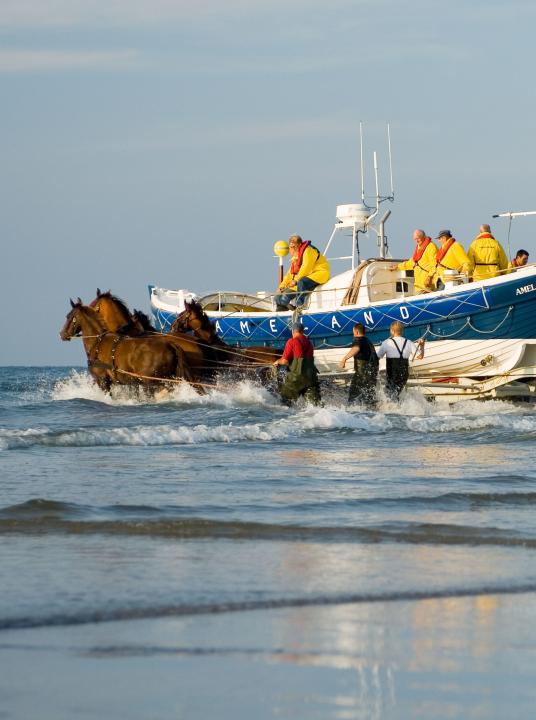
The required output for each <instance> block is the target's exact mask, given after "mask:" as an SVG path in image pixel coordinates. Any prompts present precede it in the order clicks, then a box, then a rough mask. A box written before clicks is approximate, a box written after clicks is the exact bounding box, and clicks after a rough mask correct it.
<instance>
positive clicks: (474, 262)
mask: <svg viewBox="0 0 536 720" xmlns="http://www.w3.org/2000/svg"><path fill="white" fill-rule="evenodd" d="M467 257H468V258H469V262H470V263H471V266H470V268H469V271H470V274H471V275H472V276H473V280H474V281H475V282H476V281H477V280H486V279H487V278H493V277H497V275H504V273H505V272H506V270H507V269H508V258H507V257H506V253H505V252H504V250H503V248H502V245H501V243H500V242H498V241H497V240H496V239H495V238H494V237H493V235H492V234H491V228H490V226H489V225H481V226H480V232H479V234H478V235H477V236H476V238H475V239H474V240H473V242H472V243H471V246H470V248H469V250H468V251H467Z"/></svg>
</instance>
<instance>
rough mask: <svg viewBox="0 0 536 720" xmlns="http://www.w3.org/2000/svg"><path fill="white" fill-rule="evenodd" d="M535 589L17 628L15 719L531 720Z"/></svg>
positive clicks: (8, 704) (8, 699) (4, 645)
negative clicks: (370, 719)
mask: <svg viewBox="0 0 536 720" xmlns="http://www.w3.org/2000/svg"><path fill="white" fill-rule="evenodd" d="M533 598H534V596H533V594H532V593H530V594H519V595H476V596H474V597H451V598H440V599H428V600H425V599H423V600H419V601H398V602H388V603H385V602H374V603H370V602H364V603H352V604H350V603H349V604H341V605H335V606H318V607H306V608H303V607H301V608H280V609H277V610H259V611H250V612H232V613H225V612H223V613H218V614H210V615H198V616H190V617H180V618H167V619H157V620H141V621H126V622H112V623H102V624H88V625H82V626H74V627H63V628H61V629H59V628H49V627H48V628H41V629H31V630H22V631H6V632H4V633H3V634H2V637H1V639H0V664H1V666H2V668H3V670H2V675H1V678H0V696H1V697H2V698H3V701H2V706H3V708H2V717H6V718H8V717H9V718H12V717H17V718H23V717H26V718H32V717H39V718H42V719H43V720H48V719H50V720H52V719H55V720H68V719H70V718H73V717H84V718H88V719H93V718H95V719H97V718H104V717H113V718H125V719H126V718H130V719H132V720H138V719H139V720H142V719H144V720H145V719H148V718H158V719H161V720H167V719H168V718H169V719H170V720H171V718H189V719H192V720H193V719H196V720H197V719H199V720H201V719H207V718H223V719H224V718H234V717H255V718H260V719H264V718H267V719H268V718H281V717H283V718H319V719H320V718H334V719H335V718H340V719H344V718H397V719H400V720H402V719H405V718H420V717H422V718H438V719H439V718H441V719H442V718H490V719H491V718H496V719H497V720H499V719H502V718H512V719H513V718H529V717H531V716H532V713H533V710H534V705H535V703H536V688H535V685H534V667H536V630H535V628H536V622H535V621H536V607H535V604H534V600H533Z"/></svg>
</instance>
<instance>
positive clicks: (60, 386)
mask: <svg viewBox="0 0 536 720" xmlns="http://www.w3.org/2000/svg"><path fill="white" fill-rule="evenodd" d="M204 390H205V394H203V395H200V394H199V392H197V390H196V389H195V388H194V387H193V386H192V385H189V384H188V383H180V384H177V385H175V386H174V387H172V388H167V387H163V388H162V389H161V390H158V391H157V392H156V393H154V394H153V393H147V392H144V391H143V389H141V390H140V389H136V388H134V387H129V386H125V385H123V386H121V385H119V386H117V385H116V386H114V387H113V388H112V392H111V394H107V393H105V392H103V391H102V390H101V389H100V388H99V387H98V385H97V384H96V383H95V382H94V380H93V379H92V378H91V376H90V375H89V373H87V372H79V371H76V370H73V371H72V372H71V374H70V376H69V377H68V378H65V379H63V380H58V382H57V383H56V384H55V386H54V389H53V391H52V399H53V400H76V399H83V400H92V401H94V402H101V403H105V404H107V405H118V406H120V405H127V406H128V405H147V404H166V403H174V404H181V405H220V406H223V407H233V406H236V405H256V406H258V405H263V406H270V405H276V406H278V407H279V402H278V400H277V398H275V397H274V395H272V394H271V393H270V392H268V390H266V389H265V388H263V387H261V386H260V385H256V384H255V383H252V382H249V381H238V382H234V383H233V382H225V381H221V382H220V383H218V384H216V385H215V386H214V388H206V387H205V388H204Z"/></svg>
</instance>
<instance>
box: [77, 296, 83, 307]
mask: <svg viewBox="0 0 536 720" xmlns="http://www.w3.org/2000/svg"><path fill="white" fill-rule="evenodd" d="M77 302H78V304H79V305H83V304H84V303H83V302H82V298H81V297H79V298H78V300H77Z"/></svg>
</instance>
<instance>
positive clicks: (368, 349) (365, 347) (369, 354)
mask: <svg viewBox="0 0 536 720" xmlns="http://www.w3.org/2000/svg"><path fill="white" fill-rule="evenodd" d="M353 333H354V339H353V341H352V347H351V348H350V350H348V352H347V353H346V355H345V356H344V357H343V359H342V360H341V361H340V363H339V367H340V368H341V370H343V369H344V366H345V365H346V361H347V360H350V358H354V376H353V378H352V382H351V383H350V390H349V392H348V402H349V403H354V402H357V403H359V404H361V405H367V406H369V407H373V406H374V405H375V404H376V380H377V378H378V355H377V354H376V348H375V347H374V345H373V344H372V343H371V342H370V340H369V339H368V338H366V337H365V326H364V325H363V324H362V323H356V324H355V325H354V329H353Z"/></svg>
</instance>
